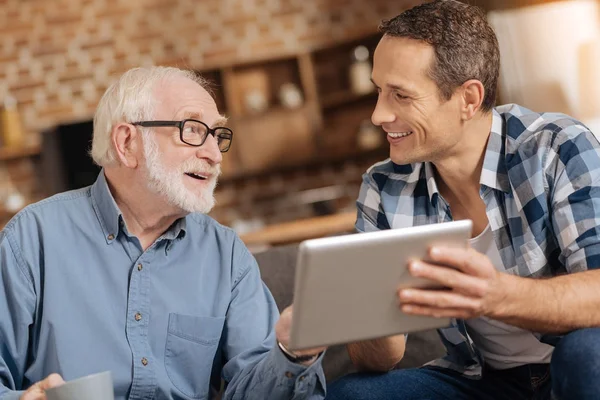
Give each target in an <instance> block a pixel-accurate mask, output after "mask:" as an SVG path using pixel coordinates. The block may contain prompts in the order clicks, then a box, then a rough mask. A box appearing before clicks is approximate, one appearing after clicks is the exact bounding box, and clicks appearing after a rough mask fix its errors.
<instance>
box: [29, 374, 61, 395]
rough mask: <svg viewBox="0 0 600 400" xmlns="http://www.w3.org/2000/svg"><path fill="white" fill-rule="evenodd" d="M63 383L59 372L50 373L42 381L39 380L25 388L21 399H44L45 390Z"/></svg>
mask: <svg viewBox="0 0 600 400" xmlns="http://www.w3.org/2000/svg"><path fill="white" fill-rule="evenodd" d="M63 383H65V381H64V380H63V378H62V377H61V376H60V375H59V374H50V375H48V376H47V377H46V379H44V380H43V381H39V382H37V383H35V384H34V385H32V386H31V387H30V388H29V389H27V391H26V392H25V393H23V396H21V400H46V390H48V389H51V388H53V387H56V386H60V385H62V384H63Z"/></svg>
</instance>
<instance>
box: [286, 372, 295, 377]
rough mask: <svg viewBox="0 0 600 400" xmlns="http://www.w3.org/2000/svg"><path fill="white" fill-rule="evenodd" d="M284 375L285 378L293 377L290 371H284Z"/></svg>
mask: <svg viewBox="0 0 600 400" xmlns="http://www.w3.org/2000/svg"><path fill="white" fill-rule="evenodd" d="M285 377H286V378H293V377H294V374H292V373H291V372H290V371H286V373H285Z"/></svg>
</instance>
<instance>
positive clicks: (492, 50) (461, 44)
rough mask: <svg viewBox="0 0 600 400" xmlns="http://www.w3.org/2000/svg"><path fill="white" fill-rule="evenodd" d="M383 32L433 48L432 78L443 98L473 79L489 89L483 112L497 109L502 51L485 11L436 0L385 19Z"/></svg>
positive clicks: (447, 0)
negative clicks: (421, 42)
mask: <svg viewBox="0 0 600 400" xmlns="http://www.w3.org/2000/svg"><path fill="white" fill-rule="evenodd" d="M379 30H380V32H382V33H383V34H384V35H389V36H392V37H407V38H410V39H415V40H420V41H423V42H425V43H427V44H429V45H431V46H432V47H433V50H434V52H435V61H434V62H433V64H432V65H431V66H430V70H429V76H430V77H431V79H433V80H434V82H435V83H436V84H437V86H438V88H439V90H440V94H441V96H442V98H443V99H445V100H449V99H450V97H452V94H453V93H454V91H455V89H456V88H457V87H459V86H460V85H462V84H463V83H465V82H466V81H468V80H469V79H477V80H479V81H480V82H481V83H482V84H483V87H484V88H485V95H484V99H483V103H482V105H481V109H482V111H484V112H487V111H490V110H491V109H492V108H493V107H494V104H495V102H496V92H497V86H498V75H499V71H500V51H499V49H498V39H497V38H496V34H495V33H494V31H493V29H492V27H491V26H490V25H489V24H488V22H487V18H486V15H485V12H484V11H483V10H482V9H480V8H479V7H476V6H472V5H468V4H464V3H461V2H458V1H454V0H436V1H433V2H431V3H425V4H421V5H419V6H416V7H414V8H411V9H410V10H407V11H405V12H403V13H402V14H400V15H398V16H397V17H394V18H392V19H390V20H384V21H383V22H382V23H381V25H380V26H379Z"/></svg>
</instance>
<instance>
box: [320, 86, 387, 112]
mask: <svg viewBox="0 0 600 400" xmlns="http://www.w3.org/2000/svg"><path fill="white" fill-rule="evenodd" d="M376 98H377V92H375V91H372V92H369V93H363V94H357V93H354V92H352V91H349V90H341V91H338V92H334V93H331V94H329V95H326V96H323V97H322V100H321V107H323V109H331V108H337V107H342V106H345V105H348V104H351V103H354V102H359V101H363V100H375V99H376Z"/></svg>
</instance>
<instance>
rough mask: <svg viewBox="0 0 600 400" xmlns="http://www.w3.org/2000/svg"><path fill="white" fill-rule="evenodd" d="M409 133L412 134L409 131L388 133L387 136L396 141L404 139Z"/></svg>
mask: <svg viewBox="0 0 600 400" xmlns="http://www.w3.org/2000/svg"><path fill="white" fill-rule="evenodd" d="M411 133H412V131H409V132H388V135H389V136H390V137H392V138H394V139H396V138H401V137H404V136H408V135H410V134H411Z"/></svg>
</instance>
